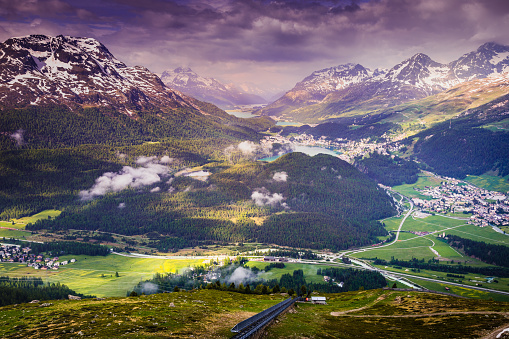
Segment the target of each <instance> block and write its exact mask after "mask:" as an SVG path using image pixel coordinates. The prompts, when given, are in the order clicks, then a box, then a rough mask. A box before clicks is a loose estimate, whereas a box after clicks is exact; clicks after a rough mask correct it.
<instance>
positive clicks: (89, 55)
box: [0, 35, 197, 114]
mask: <svg viewBox="0 0 509 339" xmlns="http://www.w3.org/2000/svg"><path fill="white" fill-rule="evenodd" d="M194 101H195V100H194V99H193V98H187V97H186V96H184V95H182V94H181V93H179V92H177V91H174V90H172V89H170V88H168V87H166V86H165V85H164V84H163V82H162V81H161V80H160V79H159V77H158V76H157V75H156V74H154V73H152V72H150V71H149V70H148V69H146V68H144V67H140V66H135V67H127V66H126V65H125V64H124V63H122V62H121V61H119V60H118V59H116V58H115V57H114V56H113V55H112V54H111V53H110V52H109V51H108V49H107V48H106V47H105V46H104V45H103V44H101V43H100V42H99V41H97V40H95V39H90V38H75V37H70V36H62V35H59V36H57V37H50V36H45V35H30V36H25V37H19V38H11V39H8V40H6V41H5V42H4V43H2V44H0V105H1V106H3V107H25V106H28V105H44V104H65V105H68V106H73V105H84V106H110V107H114V108H117V109H119V110H121V111H123V112H124V113H127V114H134V111H135V110H141V109H153V108H176V107H194V108H197V107H195V103H194Z"/></svg>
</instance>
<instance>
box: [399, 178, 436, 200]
mask: <svg viewBox="0 0 509 339" xmlns="http://www.w3.org/2000/svg"><path fill="white" fill-rule="evenodd" d="M440 181H441V180H440V179H438V178H436V177H435V176H433V174H431V173H429V172H421V173H419V178H418V179H417V182H416V183H414V184H405V185H399V186H394V187H393V188H392V189H393V190H394V191H396V192H399V193H401V194H403V195H404V196H407V197H409V198H420V199H423V200H431V199H432V198H431V197H429V196H427V195H422V194H421V193H419V192H417V191H416V190H414V188H419V189H424V187H425V186H439V185H440Z"/></svg>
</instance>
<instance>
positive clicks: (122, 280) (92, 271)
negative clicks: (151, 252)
mask: <svg viewBox="0 0 509 339" xmlns="http://www.w3.org/2000/svg"><path fill="white" fill-rule="evenodd" d="M71 258H75V259H76V260H77V262H75V263H69V264H68V265H66V266H61V267H60V269H59V270H58V271H52V270H49V271H41V270H35V269H33V268H31V267H27V266H26V265H21V264H9V263H0V271H1V272H2V274H6V275H8V276H12V277H21V276H26V275H29V276H35V277H41V278H43V280H44V281H46V282H52V283H53V282H60V283H61V284H65V285H67V286H69V287H70V288H71V289H73V290H75V291H76V292H79V293H83V294H90V295H96V296H99V297H121V296H125V295H126V292H127V291H130V290H132V288H133V287H134V286H135V285H136V284H137V283H138V282H140V281H141V280H146V279H149V278H152V276H153V275H154V274H155V273H156V272H160V273H164V272H173V273H175V272H177V270H181V269H183V268H185V267H188V266H193V265H199V264H202V263H203V260H198V259H155V258H129V257H123V256H119V255H113V254H110V255H108V256H106V257H102V256H85V255H77V256H73V255H71V256H62V257H60V260H68V259H71ZM116 272H118V273H119V275H120V276H119V277H115V273H116Z"/></svg>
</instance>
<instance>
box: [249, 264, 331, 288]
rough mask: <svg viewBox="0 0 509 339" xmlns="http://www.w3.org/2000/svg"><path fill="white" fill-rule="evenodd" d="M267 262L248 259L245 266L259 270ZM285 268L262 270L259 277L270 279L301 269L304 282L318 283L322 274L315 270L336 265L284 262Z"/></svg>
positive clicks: (321, 280)
mask: <svg viewBox="0 0 509 339" xmlns="http://www.w3.org/2000/svg"><path fill="white" fill-rule="evenodd" d="M269 264H270V263H269V262H263V261H262V262H260V261H249V262H248V263H247V264H246V266H249V267H258V268H259V269H260V270H263V269H264V268H265V266H267V265H269ZM284 264H285V268H272V269H271V270H270V271H269V272H264V273H262V274H260V278H262V279H266V280H270V279H278V280H279V279H280V278H281V276H282V275H283V274H285V273H289V274H293V271H295V270H302V271H303V272H304V278H305V279H306V282H310V283H320V282H323V276H321V275H317V274H316V271H317V270H318V269H319V268H323V267H337V266H334V265H331V266H327V265H325V266H322V265H313V264H298V263H286V262H285V263H284Z"/></svg>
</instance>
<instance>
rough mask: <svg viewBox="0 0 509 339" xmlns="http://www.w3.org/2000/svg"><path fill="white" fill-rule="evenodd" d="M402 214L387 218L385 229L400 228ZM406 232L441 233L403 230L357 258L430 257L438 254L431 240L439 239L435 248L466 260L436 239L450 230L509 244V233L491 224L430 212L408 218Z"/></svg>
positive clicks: (448, 255) (467, 235) (469, 237)
mask: <svg viewBox="0 0 509 339" xmlns="http://www.w3.org/2000/svg"><path fill="white" fill-rule="evenodd" d="M401 220H402V217H401V216H400V217H393V218H388V219H385V220H384V221H383V222H384V223H385V228H386V229H387V230H388V231H389V230H397V229H398V228H399V224H400V222H401ZM401 230H402V231H416V232H437V233H435V235H428V236H425V237H419V236H417V235H415V234H413V233H406V232H401V233H400V234H399V238H398V241H397V242H396V243H393V244H392V245H390V246H387V247H381V248H378V247H373V248H368V249H366V250H365V251H363V252H359V253H355V254H352V256H353V257H356V258H374V257H377V258H380V259H385V260H390V259H391V257H393V256H394V257H395V258H397V259H401V260H410V259H412V258H419V259H421V258H424V259H426V260H429V259H431V258H434V257H435V256H436V255H435V254H434V253H433V252H432V251H431V250H430V249H429V246H432V245H433V244H432V242H431V240H433V241H434V242H435V246H434V247H433V248H434V249H435V250H436V251H438V253H439V254H440V256H441V257H443V258H447V259H452V260H465V259H464V258H463V257H462V256H461V254H460V253H458V252H456V250H454V249H453V248H451V247H450V246H449V245H447V244H446V243H444V242H441V241H440V240H438V239H437V238H436V236H437V235H439V234H442V233H446V234H454V235H458V236H460V237H463V238H467V239H472V240H476V241H485V242H487V243H493V244H507V245H509V236H507V235H504V234H501V233H497V232H495V231H494V230H493V229H491V228H490V227H478V226H474V225H469V224H466V220H461V219H454V218H450V217H445V216H442V215H430V216H428V217H426V218H415V217H414V216H413V215H412V216H410V217H408V218H407V219H406V220H405V223H404V224H403V227H402V228H401Z"/></svg>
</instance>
